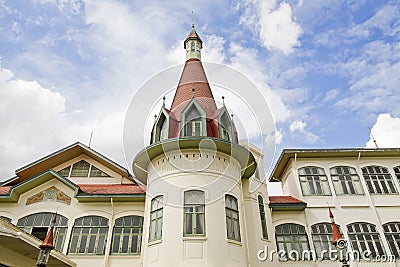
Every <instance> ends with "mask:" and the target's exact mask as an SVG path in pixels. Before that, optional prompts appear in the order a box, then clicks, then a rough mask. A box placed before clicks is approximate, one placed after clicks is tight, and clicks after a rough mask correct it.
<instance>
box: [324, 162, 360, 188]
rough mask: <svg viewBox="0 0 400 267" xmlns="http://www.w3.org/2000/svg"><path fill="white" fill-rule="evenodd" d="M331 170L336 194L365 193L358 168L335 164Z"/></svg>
mask: <svg viewBox="0 0 400 267" xmlns="http://www.w3.org/2000/svg"><path fill="white" fill-rule="evenodd" d="M330 172H331V178H332V182H333V186H334V188H335V192H336V195H364V190H363V188H362V185H361V182H360V177H359V176H358V174H357V171H356V169H354V168H352V167H348V166H335V167H333V168H331V169H330Z"/></svg>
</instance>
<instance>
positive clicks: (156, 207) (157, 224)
mask: <svg viewBox="0 0 400 267" xmlns="http://www.w3.org/2000/svg"><path fill="white" fill-rule="evenodd" d="M162 201H163V196H157V197H155V198H153V199H152V200H151V209H150V231H149V241H154V240H159V239H161V237H162V220H163V203H162Z"/></svg>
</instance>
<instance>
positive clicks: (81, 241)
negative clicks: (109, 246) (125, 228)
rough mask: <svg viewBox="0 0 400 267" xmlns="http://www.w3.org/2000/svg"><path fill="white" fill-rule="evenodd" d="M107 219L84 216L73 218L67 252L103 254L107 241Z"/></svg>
mask: <svg viewBox="0 0 400 267" xmlns="http://www.w3.org/2000/svg"><path fill="white" fill-rule="evenodd" d="M107 233H108V219H107V218H104V217H101V216H85V217H81V218H78V219H76V220H75V223H74V227H73V228H72V233H71V238H70V243H69V250H68V253H69V254H86V255H103V254H104V252H105V247H106V243H107Z"/></svg>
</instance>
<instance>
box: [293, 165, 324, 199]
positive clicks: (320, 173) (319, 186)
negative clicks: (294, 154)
mask: <svg viewBox="0 0 400 267" xmlns="http://www.w3.org/2000/svg"><path fill="white" fill-rule="evenodd" d="M299 179H300V185H301V190H302V191H303V195H304V196H330V195H331V189H330V188H329V183H328V178H327V176H326V174H325V171H324V169H323V168H320V167H314V166H307V167H303V168H300V169H299Z"/></svg>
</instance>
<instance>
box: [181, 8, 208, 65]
mask: <svg viewBox="0 0 400 267" xmlns="http://www.w3.org/2000/svg"><path fill="white" fill-rule="evenodd" d="M183 47H184V48H185V50H186V61H187V60H189V59H197V60H201V49H202V48H203V41H202V40H201V39H200V37H199V35H198V34H197V32H196V30H195V29H194V13H193V11H192V30H191V31H190V33H189V34H188V36H187V37H186V39H185V41H184V42H183Z"/></svg>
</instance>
